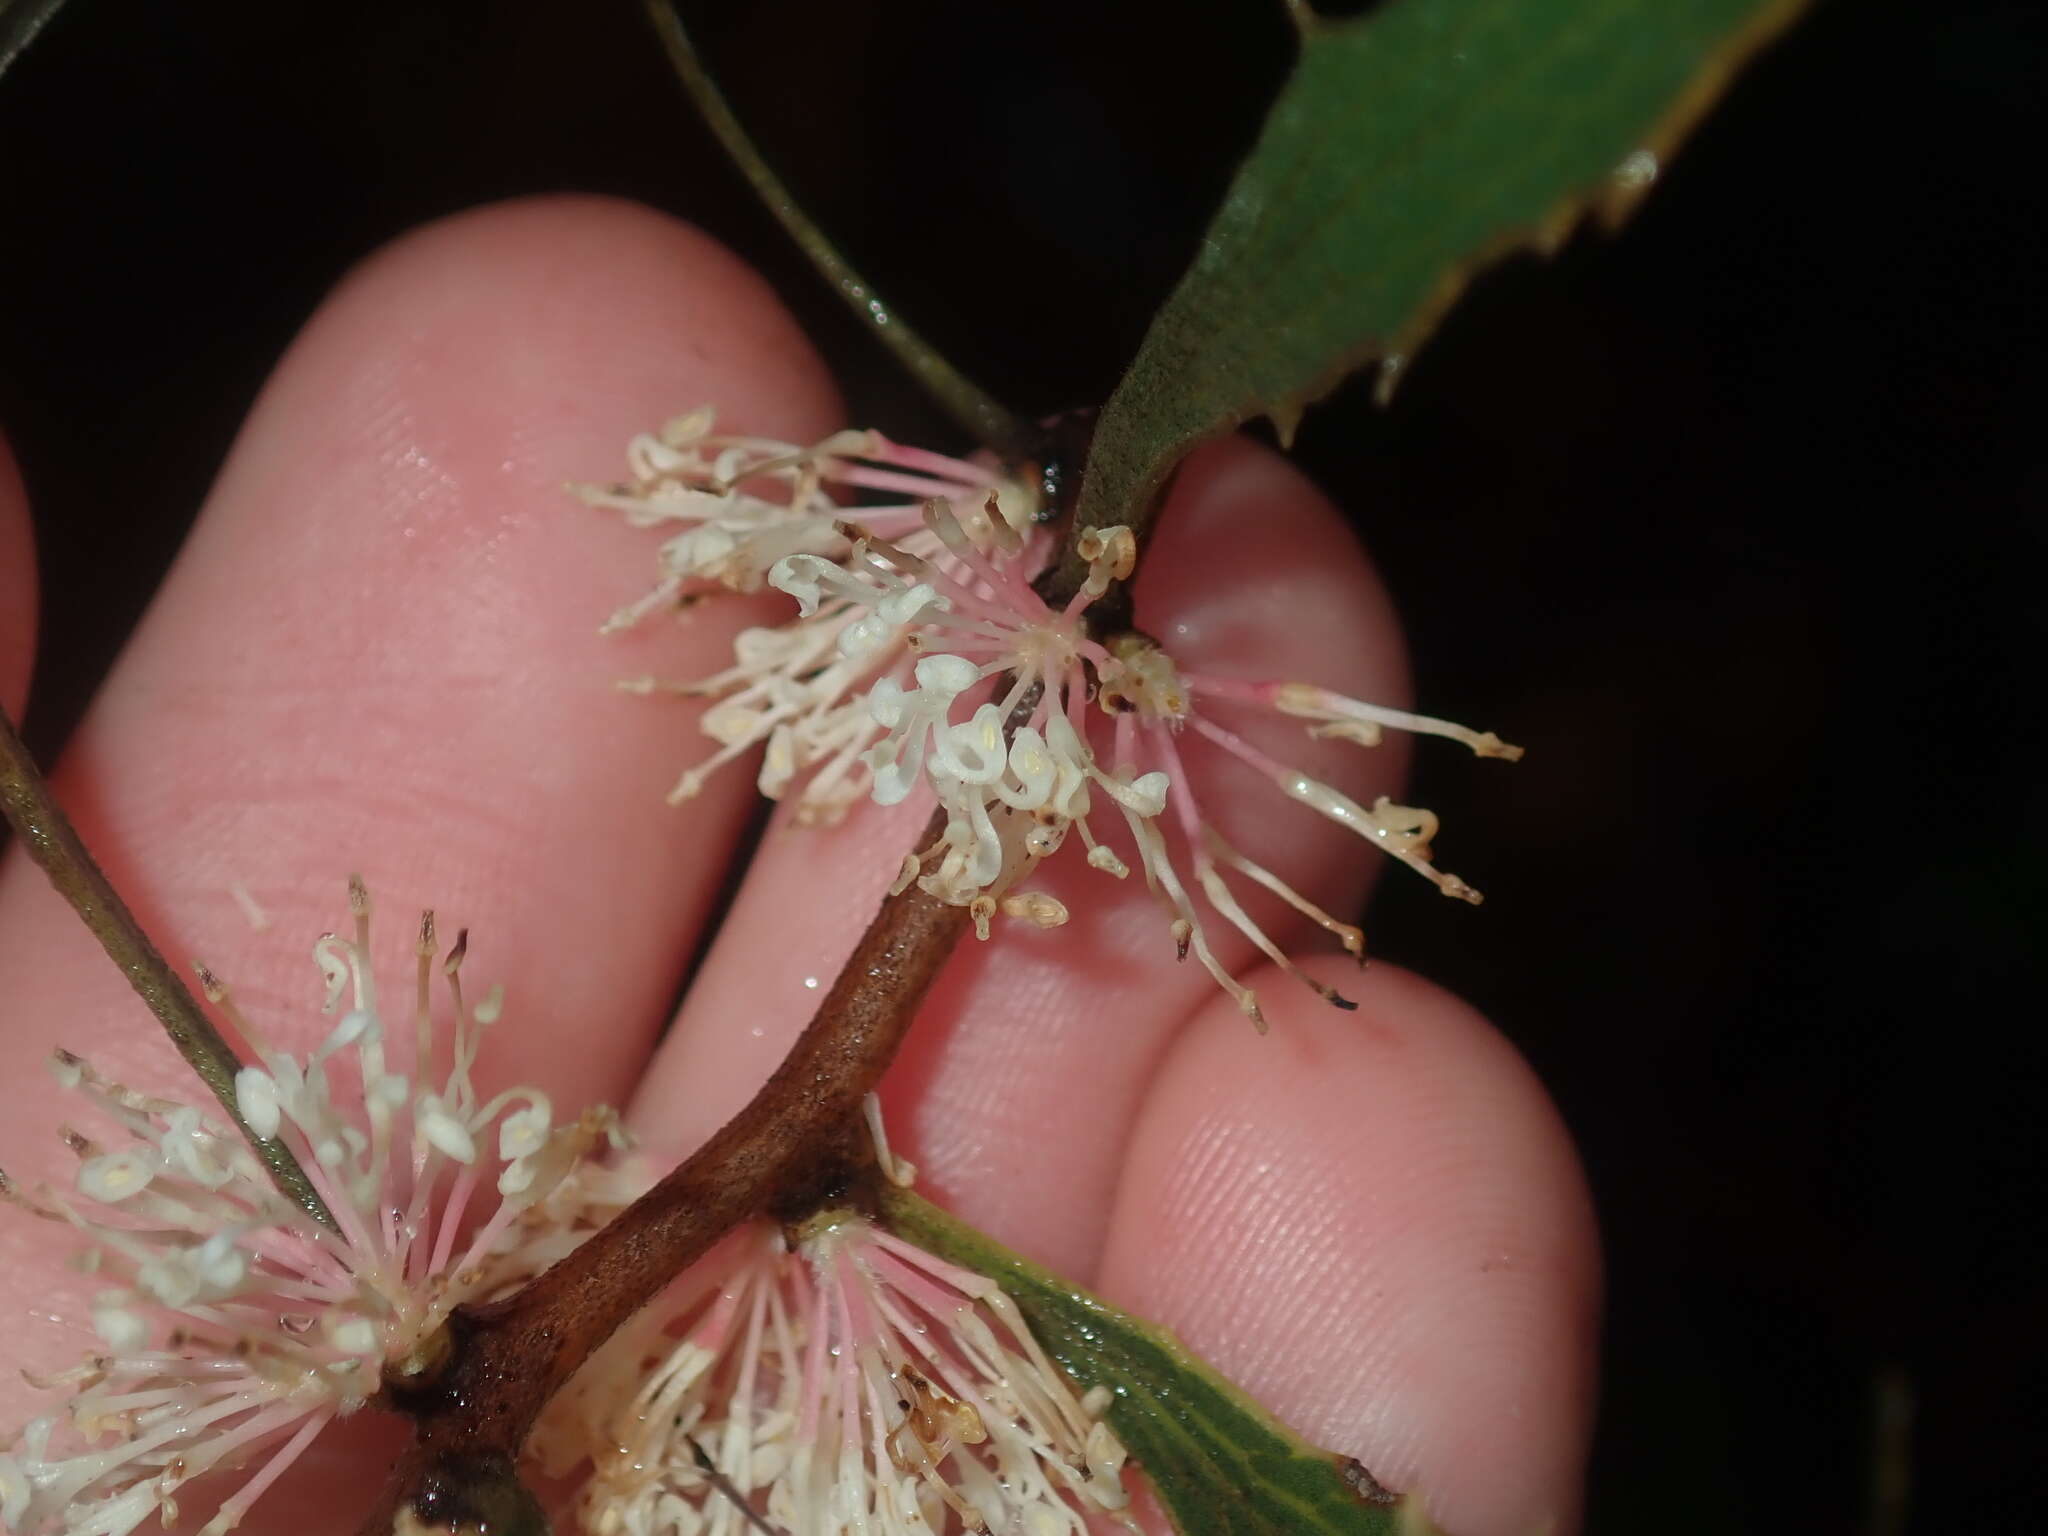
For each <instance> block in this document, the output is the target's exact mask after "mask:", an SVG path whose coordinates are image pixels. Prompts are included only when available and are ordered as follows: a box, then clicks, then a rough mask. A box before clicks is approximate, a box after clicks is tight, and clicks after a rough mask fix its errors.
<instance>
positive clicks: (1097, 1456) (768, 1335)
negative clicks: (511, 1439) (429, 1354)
mask: <svg viewBox="0 0 2048 1536" xmlns="http://www.w3.org/2000/svg"><path fill="white" fill-rule="evenodd" d="M1106 1405H1107V1398H1106V1395H1095V1396H1091V1397H1089V1398H1086V1399H1081V1398H1077V1397H1076V1396H1075V1394H1074V1389H1073V1387H1072V1385H1071V1384H1070V1382H1069V1381H1068V1379H1067V1378H1066V1377H1065V1376H1064V1375H1063V1374H1062V1373H1061V1371H1060V1370H1059V1368H1058V1367H1057V1366H1055V1365H1054V1364H1053V1363H1052V1361H1051V1360H1049V1359H1048V1358H1047V1357H1046V1355H1045V1353H1044V1351H1043V1350H1042V1349H1041V1348H1040V1347H1039V1345H1038V1344H1037V1342H1036V1341H1035V1340H1034V1339H1033V1338H1032V1336H1031V1332H1030V1330H1029V1328H1028V1327H1027V1326H1026V1325H1025V1323H1024V1321H1023V1319H1022V1318H1021V1317H1020V1315H1019V1314H1018V1312H1017V1308H1016V1305H1015V1303H1014V1302H1012V1301H1011V1300H1010V1299H1009V1298H1008V1297H1007V1296H1005V1295H1004V1294H1003V1292H1002V1291H1001V1289H1000V1288H999V1287H997V1286H996V1284H995V1283H994V1282H993V1281H991V1280H988V1279H986V1278H984V1277H983V1276H981V1275H977V1274H974V1273H973V1272H971V1271H968V1270H964V1269H960V1268H958V1267H956V1266H954V1265H951V1264H947V1263H945V1262H943V1261H942V1260H939V1259H936V1258H934V1257H932V1256H931V1255H930V1254H927V1253H925V1252H923V1251H922V1250H920V1249H918V1248H915V1247H913V1246H912V1245H910V1244H908V1243H906V1242H903V1241H902V1240H901V1239H899V1238H897V1237H894V1236H892V1235H891V1234H889V1233H887V1232H885V1231H882V1230H880V1229H879V1228H877V1227H875V1226H874V1225H873V1224H872V1223H870V1222H869V1221H868V1220H867V1219H866V1218H865V1217H862V1216H859V1215H856V1214H854V1213H852V1212H847V1211H838V1212H831V1213H827V1214H824V1215H821V1216H818V1217H815V1218H813V1219H812V1220H811V1221H810V1222H808V1223H807V1224H806V1225H805V1226H804V1227H803V1229H802V1230H801V1232H800V1233H799V1234H796V1235H795V1236H794V1238H793V1239H792V1237H791V1236H790V1235H787V1234H785V1232H784V1231H783V1230H782V1229H781V1228H780V1227H776V1226H772V1225H768V1224H755V1225H750V1226H748V1227H744V1228H742V1229H741V1230H740V1231H738V1232H737V1233H735V1234H733V1235H732V1236H731V1237H729V1238H728V1239H727V1240H726V1241H725V1242H724V1243H723V1244H722V1245H721V1246H720V1247H719V1248H718V1249H717V1250H715V1251H714V1252H713V1253H712V1254H711V1255H710V1256H709V1257H707V1258H706V1259H705V1260H704V1261H703V1262H702V1263H700V1264H698V1265H696V1266H695V1267H694V1268H692V1269H691V1270H690V1271H689V1272H688V1274H686V1275H685V1276H684V1277H683V1279H682V1280H681V1281H679V1282H678V1283H677V1284H676V1285H675V1286H674V1287H672V1288H671V1290H670V1291H669V1292H668V1293H667V1295H666V1296H664V1298H663V1299H662V1300H661V1301H660V1302H657V1303H656V1304H655V1305H654V1306H653V1307H651V1308H649V1309H648V1310H647V1311H646V1312H644V1313H643V1314H642V1315H641V1317H640V1318H639V1319H637V1320H636V1321H635V1322H634V1323H633V1324H632V1325H630V1327H629V1329H628V1330H627V1331H626V1332H625V1333H623V1334H622V1335H621V1336H619V1337H616V1338H615V1339H613V1341H612V1342H611V1343H610V1344H608V1345H607V1346H606V1347H605V1348H604V1349H603V1350H601V1351H600V1352H599V1353H598V1354H597V1355H596V1356H594V1357H593V1358H592V1359H591V1361H590V1362H589V1363H588V1364H587V1365H586V1366H585V1367H584V1369H583V1371H582V1372H581V1373H580V1374H579V1375H578V1376H577V1378H576V1380H575V1381H574V1382H572V1383H571V1384H570V1386H569V1387H568V1389H567V1390H566V1391H565V1392H564V1393H563V1394H562V1395H561V1397H559V1398H558V1399H557V1400H556V1403H555V1405H554V1406H553V1407H552V1408H551V1409H550V1411H549V1414H548V1415H547V1416H546V1417H544V1418H543V1420H542V1424H541V1429H540V1432H539V1435H538V1438H537V1443H538V1447H539V1452H540V1454H541V1456H542V1458H543V1465H544V1466H547V1467H549V1469H550V1470H552V1471H554V1472H556V1473H558V1474H560V1473H568V1472H572V1471H575V1470H577V1469H578V1468H579V1467H580V1466H582V1465H583V1464H584V1463H586V1462H587V1463H588V1475H587V1480H586V1481H585V1482H584V1484H583V1486H582V1489H581V1494H580V1499H579V1503H578V1510H579V1513H580V1514H581V1516H582V1524H583V1528H584V1529H585V1530H586V1531H588V1532H590V1533H591V1536H744V1533H745V1532H746V1530H747V1528H748V1527H749V1526H750V1525H754V1526H756V1528H758V1522H760V1521H761V1520H763V1519H764V1518H765V1520H766V1522H767V1525H768V1527H769V1528H771V1529H776V1530H781V1531H787V1532H790V1533H792V1536H842V1533H862V1536H932V1533H934V1532H944V1531H963V1532H983V1531H1001V1532H1015V1533H1018V1536H1086V1532H1087V1531H1088V1530H1089V1528H1090V1527H1089V1519H1090V1517H1091V1516H1097V1515H1104V1516H1108V1517H1111V1518H1113V1519H1116V1520H1119V1521H1120V1522H1122V1523H1123V1524H1126V1525H1129V1526H1131V1527H1132V1529H1135V1528H1136V1527H1135V1524H1134V1523H1133V1522H1132V1521H1131V1520H1130V1519H1129V1516H1128V1514H1127V1511H1128V1507H1129V1495H1128V1493H1127V1492H1126V1491H1125V1489H1124V1486H1123V1479H1122V1471H1123V1463H1124V1450H1123V1447H1122V1445H1121V1444H1120V1443H1119V1442H1118V1441H1117V1438H1116V1436H1115V1435H1114V1434H1113V1433H1112V1432H1111V1430H1110V1428H1109V1426H1108V1425H1107V1424H1106V1423H1104V1422H1103V1420H1102V1417H1101V1414H1102V1409H1103V1408H1104V1407H1105V1406H1106Z"/></svg>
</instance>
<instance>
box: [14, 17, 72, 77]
mask: <svg viewBox="0 0 2048 1536" xmlns="http://www.w3.org/2000/svg"><path fill="white" fill-rule="evenodd" d="M63 4H64V0H0V75H4V74H6V73H7V70H8V68H9V66H11V65H12V64H13V63H14V61H15V60H16V59H17V58H19V57H20V56H21V50H22V49H24V48H26V47H27V46H28V45H29V44H30V43H32V42H34V41H35V38H36V34H37V33H38V32H40V31H42V30H43V28H44V27H45V26H47V25H48V24H49V20H50V18H51V17H52V16H55V15H56V14H57V12H58V10H59V9H60V8H61V7H62V6H63Z"/></svg>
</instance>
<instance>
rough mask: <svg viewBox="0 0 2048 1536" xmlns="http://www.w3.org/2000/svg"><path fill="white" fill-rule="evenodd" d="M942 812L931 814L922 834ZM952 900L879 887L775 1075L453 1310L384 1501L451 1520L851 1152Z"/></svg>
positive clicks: (817, 1195)
mask: <svg viewBox="0 0 2048 1536" xmlns="http://www.w3.org/2000/svg"><path fill="white" fill-rule="evenodd" d="M943 826H944V821H943V817H941V818H938V819H935V821H934V823H933V827H932V828H931V829H930V830H929V831H928V832H927V835H926V839H925V841H926V843H929V842H930V841H931V839H932V838H933V837H935V836H936V835H937V832H938V830H940V829H942V828H943ZM967 923H968V913H967V909H966V908H965V907H955V906H948V905H946V904H945V903H944V902H941V901H939V900H937V899H936V898H934V897H932V896H929V895H927V894H926V893H925V892H923V891H921V890H919V889H918V888H917V886H916V885H914V884H913V885H911V886H909V887H908V888H907V889H905V890H903V891H901V892H899V893H898V894H896V895H893V896H890V897H889V898H887V899H886V900H885V901H884V902H883V903H882V905H881V909H880V910H879V911H878V912H877V913H876V914H875V918H874V921H873V922H871V923H869V924H868V929H867V932H866V933H865V934H863V935H862V937H861V940H860V943H859V944H858V945H857V946H856V947H855V949H854V952H853V955H852V957H851V958H850V959H849V960H848V961H847V963H846V967H845V969H843V970H842V971H841V972H840V973H839V977H838V979H837V980H836V981H834V982H833V984H832V989H831V991H830V992H828V993H827V994H826V996H825V999H824V1001H823V1002H822V1003H821V1004H820V1006H819V1008H818V1012H817V1015H816V1016H815V1017H814V1018H813V1019H812V1020H811V1022H810V1024H809V1025H808V1026H807V1027H806V1028H805V1030H804V1032H803V1034H802V1035H801V1036H799V1037H798V1039H797V1042H796V1044H795V1045H794V1046H793V1047H791V1049H790V1052H789V1055H788V1056H786V1057H785V1058H784V1059H783V1062H782V1065H781V1066H779V1067H778V1068H776V1070H775V1075H774V1076H773V1077H771V1078H769V1079H768V1081H767V1082H766V1083H765V1084H764V1085H763V1086H762V1088H761V1090H760V1092H758V1093H756V1094H755V1095H754V1097H753V1099H752V1100H751V1101H750V1102H749V1103H748V1104H747V1106H746V1107H745V1108H744V1109H742V1110H741V1111H740V1112H739V1113H738V1114H736V1115H734V1116H733V1118H732V1119H731V1120H730V1121H728V1122H727V1123H726V1125H725V1126H724V1128H723V1129H721V1130H720V1131H719V1132H718V1133H717V1134H716V1135H715V1136H713V1137H712V1138H711V1140H709V1141H708V1142H706V1143H705V1144H704V1145H703V1146H702V1147H700V1148H698V1150H697V1151H696V1152H695V1153H694V1154H692V1155H691V1156H690V1157H689V1158H688V1159H687V1160H686V1161H684V1162H683V1163H682V1164H681V1165H680V1166H678V1167H677V1168H676V1169H675V1170H674V1171H673V1172H671V1173H670V1174H669V1175H668V1176H667V1177H666V1178H664V1179H663V1180H662V1181H661V1182H660V1183H659V1184H657V1185H656V1186H655V1187H654V1188H653V1189H651V1190H649V1191H648V1192H647V1193H646V1194H645V1195H643V1196H641V1197H640V1199H638V1200H636V1201H635V1202H634V1203H633V1204H632V1205H631V1206H630V1207H628V1208H627V1209H626V1210H625V1211H624V1212H622V1213H621V1214H620V1215H619V1217H618V1218H617V1219H616V1220H614V1221H613V1222H611V1223H610V1224H609V1225H608V1226H606V1227H605V1228H604V1229H603V1230H602V1231H600V1232H598V1233H597V1234H596V1235H595V1236H593V1237H592V1238H591V1239H590V1240H589V1241H588V1242H586V1243H585V1244H584V1245H583V1246H582V1247H580V1248H578V1249H577V1250H576V1251H575V1252H574V1253H572V1254H570V1255H569V1256H568V1257H567V1258H565V1259H563V1260H562V1261H561V1262H560V1263H558V1264H556V1265H555V1266H554V1267H553V1268H552V1269H550V1270H548V1271H547V1272H546V1273H545V1274H543V1275H541V1276H540V1277H539V1278H538V1279H536V1280H535V1281H533V1283H532V1284H530V1285H528V1286H527V1287H526V1288H525V1289H524V1290H522V1291H520V1292H519V1293H518V1294H516V1295H513V1296H509V1297H507V1298H506V1299H505V1300H503V1301H501V1302H497V1303H494V1304H493V1305H491V1306H487V1307H481V1308H475V1309H465V1310H464V1311H462V1312H459V1313H458V1314H457V1315H456V1317H455V1319H454V1321H453V1322H452V1324H451V1327H452V1329H453V1331H454V1335H455V1336H454V1344H455V1351H454V1356H453V1360H452V1363H451V1365H450V1367H449V1369H448V1372H447V1374H446V1375H445V1376H444V1377H442V1379H440V1380H439V1381H437V1382H436V1383H435V1384H434V1386H433V1388H432V1389H431V1391H430V1392H428V1393H424V1394H420V1395H418V1396H417V1397H414V1398H411V1399H409V1400H405V1401H402V1402H401V1404H400V1406H402V1407H403V1408H404V1409H405V1410H406V1411H407V1412H409V1413H411V1414H412V1415H413V1416H414V1418H415V1420H416V1421H417V1424H418V1430H419V1432H418V1435H417V1436H416V1438H415V1441H414V1444H413V1447H412V1449H411V1451H410V1452H409V1453H408V1455H407V1457H406V1458H405V1460H404V1461H402V1462H401V1463H400V1464H399V1466H398V1468H397V1469H396V1473H395V1476H394V1478H393V1480H392V1485H391V1488H390V1491H389V1492H388V1493H387V1495H386V1502H385V1505H384V1507H383V1508H382V1509H381V1510H380V1511H379V1512H378V1513H376V1514H374V1515H372V1517H371V1519H370V1520H369V1522H368V1523H366V1524H365V1525H364V1526H363V1527H362V1530H363V1532H364V1533H365V1536H370V1533H373V1532H374V1533H377V1536H384V1533H387V1532H389V1531H390V1530H391V1528H392V1526H391V1520H392V1518H393V1517H394V1516H395V1515H396V1514H397V1513H398V1510H399V1508H400V1506H401V1505H405V1504H409V1505H411V1507H412V1508H413V1509H414V1510H415V1511H417V1512H418V1514H419V1515H420V1516H421V1517H422V1518H426V1519H429V1520H431V1521H432V1522H433V1523H434V1524H436V1525H439V1524H443V1523H447V1524H450V1525H456V1524H459V1523H460V1522H459V1520H458V1519H457V1518H455V1517H459V1516H460V1515H461V1514H462V1513H463V1511H464V1509H466V1508H467V1504H466V1503H464V1501H465V1500H468V1499H471V1498H472V1497H473V1496H474V1495H476V1494H477V1491H478V1489H479V1487H480V1486H481V1487H496V1486H497V1485H498V1483H499V1482H500V1481H501V1480H502V1478H503V1477H508V1476H509V1475H510V1469H511V1467H512V1465H513V1463H514V1462H515V1461H516V1459H517V1457H518V1454H519V1448H520V1446H521V1445H522V1444H523V1443H524V1441H525V1439H526V1435H527V1432H528V1430H530V1429H531V1428H532V1426H533V1422H534V1420H535V1419H536V1418H537V1417H538V1416H539V1414H540V1411H541V1409H542V1408H543V1407H544V1406H545V1405H546V1404H547V1401H548V1399H549V1398H550V1397H552V1396H554V1394H555V1392H556V1391H557V1390H558V1389H559V1388H560V1387H561V1386H562V1385H563V1384H564V1383H565V1382H567V1381H568V1379H569V1377H570V1376H571V1375H573V1374H574V1373H575V1371H576V1369H577V1367H578V1366H580V1365H582V1363H583V1362H584V1361H585V1360H586V1359H588V1358H589V1357H590V1355H591V1353H592V1352H593V1351H594V1350H595V1349H597V1347H598V1346H599V1345H601V1344H602V1343H603V1342H604V1341H605V1340H606V1339H607V1338H609V1337H610V1336H611V1334H612V1333H613V1331H614V1330H615V1329H617V1328H618V1327H619V1325H620V1324H621V1323H623V1322H625V1321H626V1319H627V1318H629V1317H631V1316H632V1315H633V1314H634V1313H635V1312H637V1311H638V1310H639V1309H640V1308H641V1307H643V1306H645V1305H646V1304H647V1303H648V1302H649V1301H651V1300H653V1298H654V1297H655V1295H656V1294H657V1293H658V1292H659V1291H660V1290H661V1289H662V1287H663V1286H665V1285H667V1284H668V1282H669V1281H670V1280H672V1279H673V1278H674V1277H675V1276H676V1275H677V1274H678V1273H680V1272H681V1271H682V1270H683V1269H685V1268H687V1267H688V1266H689V1265H691V1264H693V1263H695V1262H696V1261H697V1260H698V1259H699V1258H701V1257H702V1256H703V1255H704V1253H705V1252H706V1251H707V1250H708V1249H709V1248H710V1247H711V1245H712V1244H713V1243H715V1242H717V1241H718V1239H719V1238H720V1237H722V1236H724V1235H725V1233H726V1232H728V1231H730V1230H731V1229H732V1228H733V1227H734V1226H736V1225H738V1224H739V1223H740V1222H742V1221H745V1220H747V1219H748V1218H750V1217H753V1216H757V1215H760V1214H762V1213H763V1212H774V1213H780V1212H781V1211H783V1210H784V1209H790V1210H807V1209H808V1208H809V1207H810V1206H811V1205H813V1204H815V1203H817V1202H818V1201H819V1200H821V1199H824V1198H826V1197H827V1196H829V1195H830V1194H831V1193H832V1191H833V1190H834V1189H835V1188H836V1187H837V1186H838V1185H839V1184H840V1183H841V1182H843V1181H844V1179H845V1177H846V1175H847V1173H848V1171H849V1170H850V1169H851V1168H853V1167H855V1166H857V1165H858V1164H859V1162H860V1161H861V1160H862V1155H863V1154H862V1150H861V1146H860V1143H859V1139H858V1137H859V1131H858V1128H859V1126H860V1123H861V1118H860V1109H861V1101H862V1099H863V1098H864V1097H865V1096H866V1095H867V1094H868V1093H869V1092H870V1091H871V1090H872V1089H873V1088H874V1086H875V1084H876V1083H877V1082H878V1081H879V1080H880V1079H881V1076H882V1072H883V1070H884V1069H885V1068H886V1067H887V1066H888V1065H889V1062H890V1060H891V1059H892V1058H893V1057H894V1056H895V1054H896V1048H897V1046H898V1045H899V1044H901V1042H902V1039H903V1036H904V1034H905V1032H906V1031H907V1030H908V1029H909V1027H910V1021H911V1019H912V1018H913V1017H914V1016H915V1015H916V1012H917V1007H918V1004H919V1003H920V1002H921V1001H922V1000H923V998H924V995H925V993H926V992H927V991H928V990H929V989H930V987H931V984H932V981H933V980H934V978H936V977H937V975H938V973H939V969H940V967H941V966H942V965H943V964H944V963H945V960H946V957H947V956H948V955H949V954H950V953H951V952H952V949H953V946H954V945H955V944H956V943H957V942H958V941H959V939H960V936H961V935H962V933H964V932H965V931H966V927H967Z"/></svg>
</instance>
